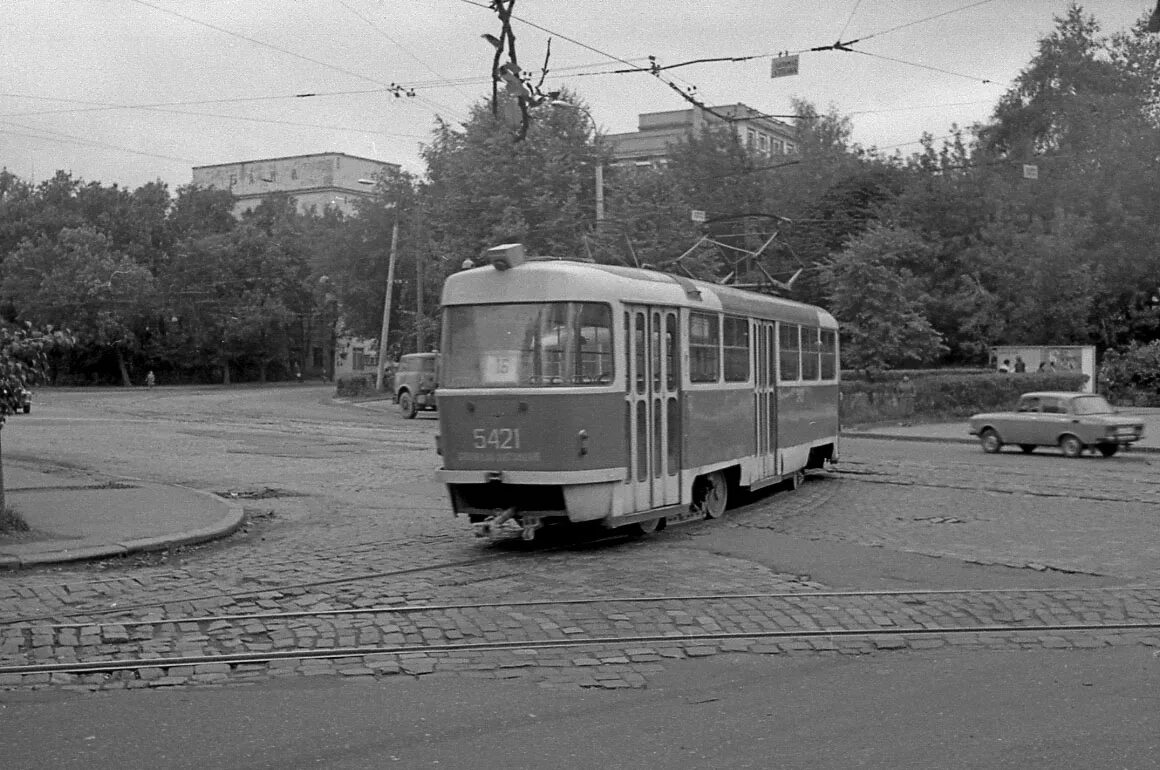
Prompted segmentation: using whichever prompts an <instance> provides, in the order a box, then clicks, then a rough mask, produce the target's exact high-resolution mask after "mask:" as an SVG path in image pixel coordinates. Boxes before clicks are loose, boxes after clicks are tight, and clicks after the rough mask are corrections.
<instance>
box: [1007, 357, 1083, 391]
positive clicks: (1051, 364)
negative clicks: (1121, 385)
mask: <svg viewBox="0 0 1160 770" xmlns="http://www.w3.org/2000/svg"><path fill="white" fill-rule="evenodd" d="M1020 359H1022V361H1023V365H1024V367H1025V371H1026V372H1027V373H1029V374H1033V373H1035V372H1039V371H1057V372H1077V371H1078V372H1083V373H1084V374H1086V375H1087V381H1086V382H1084V384H1083V390H1084V392H1085V393H1095V391H1096V348H1095V346H1094V345H997V346H995V347H993V348H991V366H992V367H994V368H995V369H996V370H999V368H1000V367H1001V366H1003V364H1004V362H1006V364H1007V366H1008V367H1009V368H1010V370H1011V371H1012V372H1015V370H1016V367H1017V364H1018V363H1019V360H1020Z"/></svg>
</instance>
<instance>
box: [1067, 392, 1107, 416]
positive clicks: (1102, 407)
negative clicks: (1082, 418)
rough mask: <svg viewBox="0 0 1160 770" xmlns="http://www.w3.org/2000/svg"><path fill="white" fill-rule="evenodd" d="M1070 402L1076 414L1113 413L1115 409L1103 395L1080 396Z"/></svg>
mask: <svg viewBox="0 0 1160 770" xmlns="http://www.w3.org/2000/svg"><path fill="white" fill-rule="evenodd" d="M1072 404H1073V407H1074V409H1075V413H1076V414H1113V413H1114V412H1115V411H1116V410H1115V409H1113V408H1112V405H1111V404H1109V403H1108V401H1107V399H1105V398H1104V397H1103V396H1081V397H1080V398H1077V399H1075V400H1073V401H1072Z"/></svg>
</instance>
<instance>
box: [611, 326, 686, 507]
mask: <svg viewBox="0 0 1160 770" xmlns="http://www.w3.org/2000/svg"><path fill="white" fill-rule="evenodd" d="M679 329H680V323H679V316H678V314H677V310H676V308H663V307H646V306H641V305H630V306H628V307H627V308H626V313H625V332H626V336H627V338H628V339H627V340H626V344H625V346H624V349H625V351H626V352H627V354H628V355H627V358H628V378H627V384H626V386H625V435H626V437H627V439H628V447H629V456H628V463H627V465H628V468H627V483H628V485H629V489H630V492H629V500H630V501H631V504H632V508H633V510H636V511H646V510H650V509H652V508H660V507H662V506H666V505H677V504H678V503H680V502H681V436H682V433H683V431H682V430H681V403H680V398H681V392H680V387H681V372H680V360H681V346H680V344H679V343H680V340H679V337H678V334H679Z"/></svg>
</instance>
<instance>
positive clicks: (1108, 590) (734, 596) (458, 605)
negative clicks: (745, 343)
mask: <svg viewBox="0 0 1160 770" xmlns="http://www.w3.org/2000/svg"><path fill="white" fill-rule="evenodd" d="M1117 592H1119V593H1130V592H1131V593H1146V592H1151V593H1154V594H1156V597H1157V603H1158V610H1160V587H1150V586H1101V587H1094V588H1083V589H1075V588H1071V589H1056V588H997V589H970V588H950V589H927V590H880V591H771V592H756V593H729V594H685V595H640V596H594V597H586V598H581V599H534V600H524V601H493V602H454V603H443V604H392V605H380V606H369V607H348V608H342V609H329V610H297V611H288V612H254V613H234V614H226V615H199V616H178V617H166V618H141V619H122V620H118V621H116V622H110V623H101V622H92V621H79V622H75V623H50V624H46V627H47V628H52V629H55V630H60V629H68V628H78V629H79V628H98V629H99V628H103V627H106V626H127V627H136V626H162V625H170V624H182V623H218V622H223V621H224V622H230V623H232V622H237V621H241V620H286V619H291V618H311V617H332V616H342V615H380V614H403V613H417V612H447V611H451V610H483V609H498V608H510V609H522V608H532V607H546V606H570V605H573V606H574V605H592V604H626V603H636V604H647V603H666V602H691V601H704V602H714V601H731V600H739V599H781V600H786V601H790V600H792V601H799V602H800V601H808V600H814V599H825V598H852V597H862V598H868V597H875V598H882V597H891V598H906V599H912V600H915V601H923V600H924V597H945V596H963V595H967V596H970V595H975V596H981V595H990V596H1003V595H1025V594H1044V595H1051V594H1068V595H1076V594H1084V593H1087V594H1092V595H1098V594H1112V593H1117Z"/></svg>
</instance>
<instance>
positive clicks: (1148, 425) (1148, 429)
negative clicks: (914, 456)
mask: <svg viewBox="0 0 1160 770" xmlns="http://www.w3.org/2000/svg"><path fill="white" fill-rule="evenodd" d="M1120 411H1121V412H1123V413H1124V414H1125V415H1128V414H1130V415H1135V416H1139V417H1141V418H1142V419H1143V422H1144V437H1143V438H1142V439H1140V440H1139V441H1137V442H1136V443H1135V444H1133V445H1132V451H1133V452H1160V408H1156V407H1136V408H1130V407H1124V408H1123V409H1121V410H1120ZM842 435H843V436H844V437H846V438H886V439H895V440H899V441H937V442H951V443H962V444H975V443H978V439H977V438H976V437H974V436H972V435H971V434H969V433H967V421H966V420H965V419H963V420H959V421H957V422H936V423H925V424H919V425H909V424H891V423H884V424H881V425H868V426H865V427H855V428H843V429H842Z"/></svg>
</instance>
